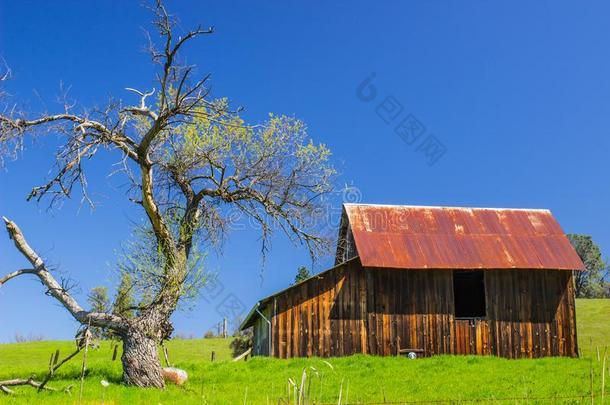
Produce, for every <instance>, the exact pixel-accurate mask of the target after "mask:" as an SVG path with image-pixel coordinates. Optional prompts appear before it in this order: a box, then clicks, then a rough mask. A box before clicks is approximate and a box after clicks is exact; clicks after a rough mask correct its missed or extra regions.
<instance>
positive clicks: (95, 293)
mask: <svg viewBox="0 0 610 405" xmlns="http://www.w3.org/2000/svg"><path fill="white" fill-rule="evenodd" d="M87 301H88V302H89V308H90V310H91V311H93V312H106V311H108V309H109V308H110V299H109V298H108V287H102V286H98V287H93V288H92V289H91V291H90V292H89V296H88V297H87Z"/></svg>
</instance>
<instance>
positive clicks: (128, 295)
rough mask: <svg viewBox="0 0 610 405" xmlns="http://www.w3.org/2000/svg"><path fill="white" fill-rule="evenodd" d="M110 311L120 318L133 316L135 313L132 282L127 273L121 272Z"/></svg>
mask: <svg viewBox="0 0 610 405" xmlns="http://www.w3.org/2000/svg"><path fill="white" fill-rule="evenodd" d="M112 313H113V314H114V315H118V316H120V317H122V318H133V317H134V315H135V310H134V298H133V282H132V280H131V275H129V273H122V274H121V282H120V284H119V288H118V290H117V293H116V296H115V298H114V303H113V304H112Z"/></svg>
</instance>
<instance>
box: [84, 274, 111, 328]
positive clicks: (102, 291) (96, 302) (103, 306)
mask: <svg viewBox="0 0 610 405" xmlns="http://www.w3.org/2000/svg"><path fill="white" fill-rule="evenodd" d="M87 302H88V303H89V310H90V311H91V312H107V311H108V310H109V309H110V299H109V298H108V287H102V286H98V287H93V288H92V289H91V291H90V292H89V295H88V296H87ZM92 332H93V334H94V335H95V336H97V337H102V338H107V337H109V334H108V331H107V330H106V329H105V328H102V327H92Z"/></svg>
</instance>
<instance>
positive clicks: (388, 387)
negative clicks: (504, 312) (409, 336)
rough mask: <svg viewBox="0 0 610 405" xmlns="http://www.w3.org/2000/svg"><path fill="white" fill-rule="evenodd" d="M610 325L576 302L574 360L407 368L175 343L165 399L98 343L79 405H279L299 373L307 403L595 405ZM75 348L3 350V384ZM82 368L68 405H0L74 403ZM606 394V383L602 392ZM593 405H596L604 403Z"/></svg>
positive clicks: (60, 380)
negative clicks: (234, 353) (173, 373)
mask: <svg viewBox="0 0 610 405" xmlns="http://www.w3.org/2000/svg"><path fill="white" fill-rule="evenodd" d="M609 315H610V300H578V302H577V324H578V335H579V343H580V348H581V353H582V358H580V359H566V358H546V359H538V360H505V359H500V358H494V357H474V356H459V357H454V356H437V357H432V358H427V359H419V360H416V361H411V360H407V359H404V358H378V357H372V356H351V357H346V358H333V359H328V360H327V361H325V360H323V359H293V360H277V359H267V358H255V359H252V360H249V361H247V362H239V363H233V362H230V361H228V360H229V358H230V351H229V348H228V344H229V340H228V339H227V340H223V339H203V340H182V341H172V342H169V343H168V348H169V353H170V358H171V360H172V361H173V362H174V363H175V365H177V366H178V367H181V368H184V369H186V370H187V371H188V372H189V376H190V381H189V383H188V384H187V386H186V387H184V388H177V387H169V388H168V389H167V390H165V391H157V390H141V389H136V388H128V387H124V386H122V385H120V379H121V369H120V362H119V361H118V360H117V361H115V362H112V361H111V357H112V349H111V344H110V342H103V343H102V345H101V347H100V348H99V349H97V350H93V351H90V352H89V356H88V358H89V360H88V368H89V373H88V375H87V378H86V380H85V387H84V395H83V398H84V399H83V403H88V404H93V403H102V401H103V402H104V403H105V404H112V403H117V404H123V403H129V404H158V403H161V404H208V403H209V404H242V403H252V404H259V403H262V404H266V403H273V404H277V403H278V399H279V398H284V399H286V398H287V396H288V394H287V391H288V388H289V387H290V392H291V393H293V392H294V387H293V386H291V385H290V382H289V379H291V380H292V381H294V382H295V383H296V384H297V385H298V384H300V382H301V379H302V376H303V370H305V371H306V373H307V375H306V379H305V386H306V387H307V389H308V392H309V396H310V400H311V402H314V401H316V402H325V403H335V404H336V403H337V402H338V396H339V393H340V392H341V395H342V399H343V403H347V402H349V403H362V402H368V403H373V402H374V403H383V402H407V401H422V400H428V401H430V400H446V399H452V400H453V401H459V400H461V401H462V402H464V403H468V402H471V401H474V400H479V401H483V402H487V401H494V400H496V401H498V400H499V399H503V398H511V400H509V401H507V402H506V403H591V399H590V396H589V392H590V388H589V387H590V370H591V369H592V370H593V390H594V395H596V396H599V395H600V393H601V368H602V366H601V364H602V363H601V362H598V360H597V348H598V347H599V348H600V352H601V354H602V355H603V352H604V346H605V345H608V346H610V323H609V322H608V320H609V318H610V317H609ZM73 346H74V344H73V343H72V342H35V343H26V344H7V345H0V380H1V379H7V378H11V377H23V376H27V375H30V374H32V373H34V374H36V376H37V377H38V378H41V377H42V376H44V374H45V371H46V365H47V364H48V359H49V356H50V354H51V353H52V352H53V351H54V350H55V349H58V348H59V349H60V350H61V353H62V356H64V355H66V354H68V353H69V352H70V350H72V348H73ZM212 351H215V352H216V359H217V361H216V362H214V363H211V362H210V356H211V352H212ZM609 354H610V353H609ZM80 364H81V358H80V357H78V358H75V359H74V360H73V361H72V362H71V363H70V364H68V365H66V366H65V368H63V369H61V370H60V372H59V373H58V375H57V376H56V377H55V378H54V380H53V381H52V382H51V383H50V384H49V385H51V386H53V387H56V388H63V387H65V386H67V385H70V384H73V385H74V387H73V388H72V396H67V395H66V394H63V393H41V394H36V393H35V390H34V389H32V388H29V387H27V388H25V387H24V388H17V389H16V391H17V392H18V395H17V396H16V397H15V398H12V399H11V398H9V397H6V396H5V397H0V403H4V402H6V403H9V404H10V403H29V404H34V403H44V404H64V403H77V401H78V391H79V384H78V376H79V373H80ZM102 379H106V380H108V381H109V382H110V383H111V385H110V387H108V388H107V389H105V390H104V389H103V388H102V386H101V384H100V380H102ZM608 390H610V384H609V383H607V384H606V391H608ZM0 395H2V394H0ZM566 397H576V398H572V399H567V398H566ZM580 397H582V398H580ZM537 398H547V400H545V401H542V400H537ZM3 401H4V402H3ZM501 402H502V403H503V402H504V401H501ZM596 402H597V403H601V401H600V399H597V401H596ZM284 403H286V402H284Z"/></svg>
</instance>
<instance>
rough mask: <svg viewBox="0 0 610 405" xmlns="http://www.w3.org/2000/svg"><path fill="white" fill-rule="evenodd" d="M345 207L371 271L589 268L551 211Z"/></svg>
mask: <svg viewBox="0 0 610 405" xmlns="http://www.w3.org/2000/svg"><path fill="white" fill-rule="evenodd" d="M344 209H345V215H346V216H347V219H348V222H349V226H350V227H351V229H352V232H353V235H354V241H355V243H356V250H357V251H358V255H359V256H360V260H361V261H362V265H363V266H365V267H388V268H399V269H557V270H584V265H583V263H582V261H581V260H580V258H579V257H578V255H577V254H576V252H575V251H574V249H573V248H572V245H571V244H570V242H569V240H568V238H567V237H566V235H565V234H564V232H563V230H562V229H561V226H559V223H557V221H556V220H555V218H554V217H553V215H552V214H551V212H550V211H549V210H534V209H504V208H501V209H498V208H460V207H420V206H408V205H406V206H394V205H367V204H345V205H344Z"/></svg>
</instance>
